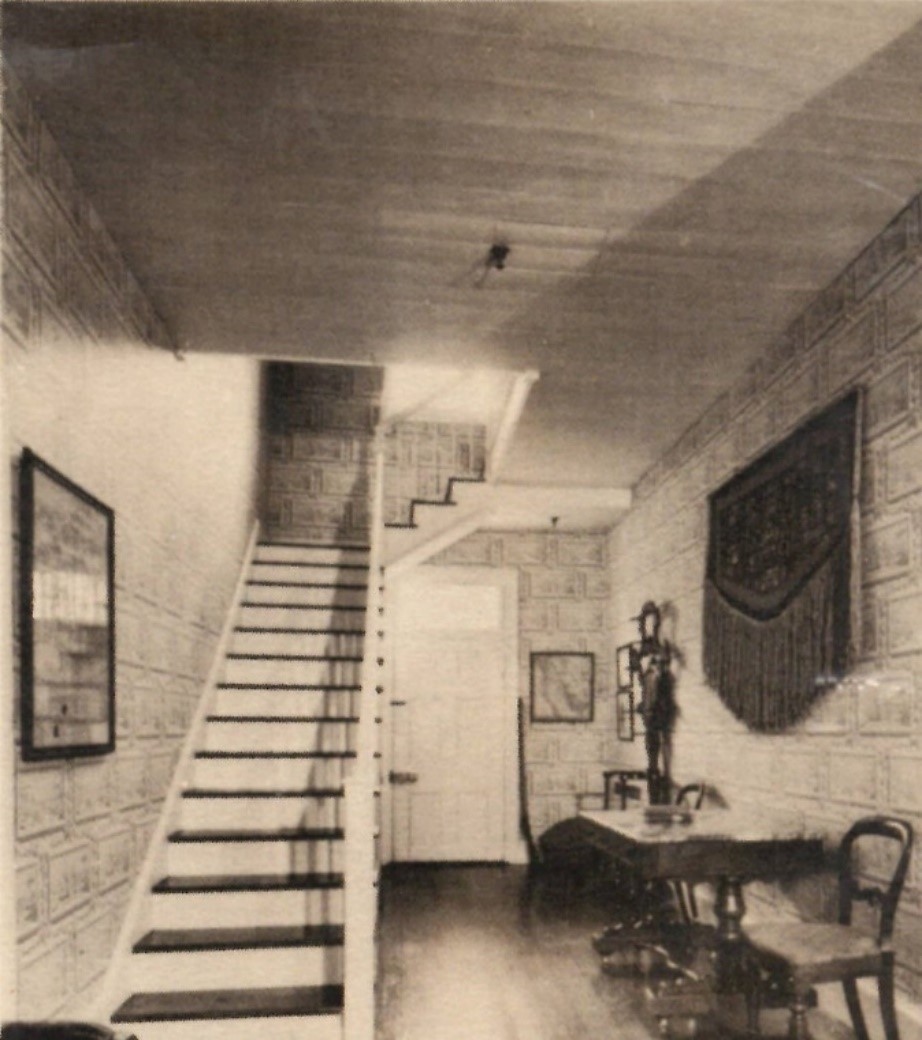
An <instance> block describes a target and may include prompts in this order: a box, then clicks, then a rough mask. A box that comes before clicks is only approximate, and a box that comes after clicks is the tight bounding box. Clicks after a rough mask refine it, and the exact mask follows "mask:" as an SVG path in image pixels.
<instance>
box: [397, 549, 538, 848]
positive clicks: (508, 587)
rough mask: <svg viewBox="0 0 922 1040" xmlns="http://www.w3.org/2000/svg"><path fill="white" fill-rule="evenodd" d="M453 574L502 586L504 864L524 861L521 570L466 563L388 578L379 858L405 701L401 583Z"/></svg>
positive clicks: (477, 582) (432, 566)
mask: <svg viewBox="0 0 922 1040" xmlns="http://www.w3.org/2000/svg"><path fill="white" fill-rule="evenodd" d="M437 575H439V576H443V577H444V576H450V577H452V578H456V579H457V584H459V585H464V584H472V585H481V584H483V585H493V586H495V587H497V588H499V589H500V591H501V594H502V602H503V634H502V642H503V655H504V659H505V666H506V668H505V671H506V689H505V690H504V696H503V709H504V710H503V735H504V739H503V792H502V799H501V804H502V814H503V841H502V849H503V859H502V862H505V863H526V862H527V861H528V849H527V847H526V844H525V839H524V838H523V836H522V834H521V833H520V828H519V768H518V723H517V718H518V717H517V706H518V698H519V617H518V615H519V572H518V570H517V569H516V568H515V567H489V566H468V565H466V564H428V563H424V564H419V565H418V566H416V567H413V568H412V569H410V570H408V571H406V572H405V573H403V574H400V575H399V577H397V578H395V579H394V581H393V582H389V581H387V580H385V582H384V585H385V590H386V591H385V598H386V600H389V605H388V608H387V609H386V613H385V617H388V616H389V617H390V620H391V624H389V625H388V631H387V643H386V649H385V694H384V711H383V713H382V715H383V717H382V722H383V725H382V727H381V731H382V732H381V748H380V750H381V773H382V782H381V831H380V837H381V862H382V863H390V862H392V861H393V859H394V842H393V825H394V802H393V791H392V785H391V784H390V783H389V782H388V779H387V777H388V773H389V771H390V770H391V768H393V754H394V725H393V720H394V712H395V711H400V707H399V706H395V705H394V703H393V702H394V701H399V700H401V697H400V691H399V690H397V689H396V686H395V678H396V656H397V653H398V648H399V637H400V633H399V631H398V628H397V626H398V624H399V620H398V617H397V605H396V599H397V595H398V592H397V587H398V586H399V585H400V584H401V583H402V582H404V581H410V582H412V581H413V580H419V579H420V578H422V579H423V580H424V581H425V579H426V578H427V577H428V576H432V577H433V578H435V577H436V576H437Z"/></svg>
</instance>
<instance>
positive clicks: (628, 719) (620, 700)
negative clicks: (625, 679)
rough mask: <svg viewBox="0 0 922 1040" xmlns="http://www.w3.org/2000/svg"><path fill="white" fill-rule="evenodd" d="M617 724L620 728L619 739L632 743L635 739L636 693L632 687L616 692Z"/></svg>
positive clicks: (624, 687) (625, 687)
mask: <svg viewBox="0 0 922 1040" xmlns="http://www.w3.org/2000/svg"><path fill="white" fill-rule="evenodd" d="M615 722H616V724H617V727H618V739H619V740H624V741H632V740H633V739H634V735H635V733H634V691H633V689H632V688H631V687H630V686H622V687H621V689H620V690H617V691H616V692H615Z"/></svg>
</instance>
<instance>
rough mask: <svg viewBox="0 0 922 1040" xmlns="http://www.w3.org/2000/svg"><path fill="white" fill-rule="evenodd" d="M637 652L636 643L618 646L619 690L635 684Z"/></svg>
mask: <svg viewBox="0 0 922 1040" xmlns="http://www.w3.org/2000/svg"><path fill="white" fill-rule="evenodd" d="M635 653H636V647H635V644H634V643H625V644H624V645H623V646H619V647H618V650H617V653H616V657H617V672H618V689H619V690H624V689H627V688H629V687H630V686H631V685H632V684H633V681H634V670H633V664H634V656H635Z"/></svg>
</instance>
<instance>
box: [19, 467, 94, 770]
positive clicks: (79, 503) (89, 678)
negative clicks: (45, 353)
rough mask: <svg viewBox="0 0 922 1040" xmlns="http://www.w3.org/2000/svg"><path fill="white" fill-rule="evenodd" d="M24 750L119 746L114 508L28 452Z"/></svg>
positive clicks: (22, 484)
mask: <svg viewBox="0 0 922 1040" xmlns="http://www.w3.org/2000/svg"><path fill="white" fill-rule="evenodd" d="M19 543H20V643H21V664H22V676H21V698H22V704H21V706H22V711H21V717H22V756H23V758H24V759H25V760H26V761H29V762H33V761H39V760H42V759H49V758H69V757H75V756H80V755H104V754H106V753H108V752H110V751H112V750H113V749H114V748H115V594H114V548H115V514H114V513H113V511H112V510H111V509H110V508H109V507H108V506H106V505H103V503H102V502H100V501H98V500H97V499H96V498H94V497H93V496H92V495H90V494H89V493H88V492H86V491H84V490H83V489H82V488H80V487H78V486H77V485H76V484H75V483H74V482H73V481H71V480H69V479H68V478H67V477H65V476H64V475H63V474H62V473H59V472H58V471H57V470H56V469H53V468H52V467H51V466H49V465H48V463H47V462H44V461H42V460H41V459H40V458H39V457H38V456H37V455H35V454H34V453H33V452H32V451H30V450H29V449H28V448H26V449H24V450H23V453H22V458H21V461H20V471H19Z"/></svg>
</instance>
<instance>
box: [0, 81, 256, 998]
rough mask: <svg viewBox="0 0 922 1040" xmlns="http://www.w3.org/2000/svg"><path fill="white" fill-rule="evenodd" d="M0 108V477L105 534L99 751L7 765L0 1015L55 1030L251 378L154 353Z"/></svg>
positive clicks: (161, 756) (99, 959) (217, 526)
mask: <svg viewBox="0 0 922 1040" xmlns="http://www.w3.org/2000/svg"><path fill="white" fill-rule="evenodd" d="M4 101H5V104H4V113H3V116H4V141H3V145H4V158H5V166H6V192H5V217H6V222H7V224H6V226H7V228H8V233H7V235H6V238H5V240H4V243H3V253H4V256H3V260H4V272H3V273H4V337H5V341H6V342H5V371H4V373H3V376H4V378H5V380H6V383H7V395H8V404H9V410H10V415H9V420H10V424H11V429H12V444H11V445H10V448H11V454H12V459H11V462H12V465H13V467H14V469H15V467H16V466H17V464H18V459H19V454H20V451H21V449H22V448H23V447H24V446H26V445H28V446H29V447H30V448H32V449H33V450H34V451H35V452H37V453H38V454H39V455H40V456H41V457H42V458H44V459H45V460H46V461H47V462H49V463H50V464H51V465H53V466H54V467H55V468H56V469H58V470H60V471H62V472H63V473H64V474H65V475H66V476H68V477H69V478H71V479H72V480H73V481H75V482H76V483H77V484H79V485H81V486H82V487H84V488H86V489H87V490H88V491H89V492H91V493H92V494H93V495H95V496H96V497H97V498H99V499H101V500H102V501H103V502H105V503H106V504H107V505H109V506H111V507H112V508H113V509H114V510H115V525H116V526H115V530H116V545H115V556H116V607H117V614H116V652H117V692H116V711H117V729H118V734H117V742H116V750H115V752H114V754H111V755H108V756H105V757H104V758H101V759H95V760H70V761H56V762H53V763H49V764H44V763H41V764H25V763H22V762H19V763H18V765H17V776H16V791H15V799H16V860H17V878H16V895H17V904H18V952H19V975H18V981H19V1008H18V1010H19V1014H20V1015H22V1016H23V1017H27V1018H33V1017H39V1016H46V1015H52V1016H55V1017H61V1016H64V1015H68V1014H73V1013H79V1009H80V1007H81V1006H82V1005H83V1003H84V1001H85V1000H87V999H89V998H91V996H92V993H93V989H94V986H95V984H96V983H97V982H98V981H99V979H100V976H101V973H102V972H103V970H104V969H105V967H106V965H107V961H108V958H109V954H110V952H111V950H112V948H113V945H114V942H115V937H116V934H117V932H118V929H119V926H120V924H121V920H122V916H123V913H124V910H125V906H126V902H127V900H128V897H129V894H130V890H131V885H132V881H133V878H134V875H135V873H136V871H137V869H138V868H139V866H140V864H141V861H142V859H143V857H144V855H145V852H146V848H147V843H148V839H149V837H150V834H151V830H152V828H153V826H154V824H155V822H156V820H157V817H158V813H159V811H160V807H161V804H162V800H163V797H164V794H165V792H166V790H167V787H168V785H169V783H170V780H171V777H172V773H173V767H174V763H175V761H176V757H177V754H178V751H179V748H180V745H181V743H182V741H183V738H184V735H185V731H186V728H187V725H188V723H189V720H190V717H191V715H192V714H193V712H194V709H195V707H196V704H197V701H198V698H199V695H200V692H201V688H202V681H203V678H204V676H205V674H206V672H207V670H208V668H209V666H210V663H211V658H212V655H213V652H214V649H215V645H216V640H217V637H218V633H219V632H220V629H221V626H222V624H223V621H224V616H225V612H226V610H227V605H228V598H229V596H230V594H231V592H232V590H233V586H234V583H235V580H236V577H237V573H238V570H239V566H240V557H241V553H242V551H243V549H244V547H245V545H246V542H247V539H248V536H249V532H250V529H251V525H252V521H253V518H254V508H255V500H256V484H255V481H256V471H257V449H258V405H259V371H258V366H257V364H256V363H255V362H253V361H250V360H247V359H241V358H239V357H233V358H230V357H228V358H222V357H215V356H207V357H195V356H192V357H189V358H187V359H186V360H185V361H183V362H179V361H177V360H176V359H175V358H174V357H173V355H172V354H171V353H170V352H169V351H168V350H164V349H162V348H161V345H162V344H165V343H166V342H167V340H168V338H167V335H166V333H165V330H164V329H163V327H162V325H161V323H160V322H159V320H158V319H157V316H156V314H155V313H154V311H153V308H152V307H151V305H150V303H149V302H148V300H147V299H146V298H145V297H144V295H143V293H142V292H141V290H140V288H139V287H138V285H137V283H136V281H135V280H134V278H133V277H132V275H131V272H130V271H129V270H128V268H127V266H126V265H125V263H124V260H123V259H122V257H121V256H120V254H119V252H118V249H117V248H116V247H115V245H114V243H113V242H112V240H111V239H110V237H109V236H108V234H107V232H106V231H105V228H104V227H103V226H102V224H101V222H100V220H99V218H98V216H97V215H96V213H95V212H94V210H93V209H92V206H91V205H90V204H89V202H88V201H87V200H86V198H85V197H84V196H83V195H82V194H81V192H80V190H79V188H78V187H77V185H76V184H75V183H74V180H73V176H72V174H71V172H70V169H69V167H68V166H67V163H66V161H65V160H64V158H63V157H62V156H61V154H60V153H59V152H58V150H57V148H56V146H55V144H54V142H53V140H52V139H51V137H50V135H49V134H48V132H47V130H46V129H45V128H44V127H43V125H42V124H41V121H40V119H39V118H38V116H37V114H36V112H35V110H34V109H33V107H32V106H31V104H30V102H29V100H28V98H27V97H26V96H25V95H24V94H23V92H22V90H21V88H20V87H19V85H18V84H17V83H16V81H15V80H14V79H13V78H12V76H10V79H9V81H8V87H7V92H6V96H5V99H4ZM14 487H15V472H14ZM6 508H9V505H7V506H6ZM14 524H15V505H14ZM15 536H16V532H15V530H14V545H13V559H14V568H15V566H16V560H17V556H18V546H17V544H16V537H15ZM15 586H16V574H15V572H14V594H15ZM16 679H17V681H16V689H15V690H14V692H13V696H14V697H15V699H16V703H15V705H14V706H15V709H16V714H17V721H16V733H15V736H14V738H13V739H15V740H16V741H17V744H18V739H19V722H18V696H19V691H18V685H19V682H18V679H19V677H18V669H17V677H16ZM6 696H7V694H6V692H5V691H4V698H6ZM14 706H11V705H9V703H8V701H7V702H6V703H5V705H4V708H3V710H4V711H9V712H11V713H12V711H13V708H14ZM6 732H8V731H6ZM6 739H10V737H9V736H7V738H6ZM16 753H17V757H18V747H17V752H16Z"/></svg>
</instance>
